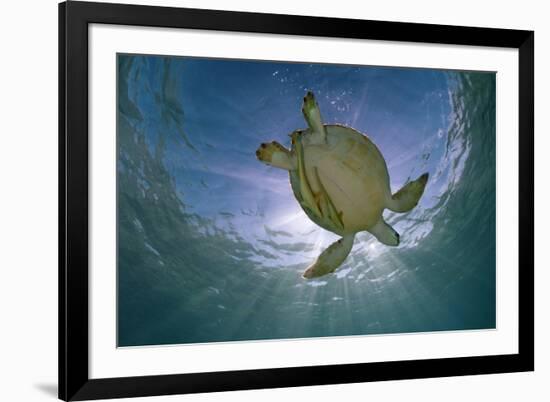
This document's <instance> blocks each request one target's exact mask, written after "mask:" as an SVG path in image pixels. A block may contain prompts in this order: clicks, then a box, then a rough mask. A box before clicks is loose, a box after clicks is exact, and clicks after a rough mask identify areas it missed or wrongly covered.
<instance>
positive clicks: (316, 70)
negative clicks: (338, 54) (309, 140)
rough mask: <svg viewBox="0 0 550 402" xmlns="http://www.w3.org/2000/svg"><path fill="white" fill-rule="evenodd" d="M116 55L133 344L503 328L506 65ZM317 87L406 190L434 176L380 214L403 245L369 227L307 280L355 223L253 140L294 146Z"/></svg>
mask: <svg viewBox="0 0 550 402" xmlns="http://www.w3.org/2000/svg"><path fill="white" fill-rule="evenodd" d="M117 69H118V71H117V85H118V88H117V222H118V224H117V232H118V233H117V237H118V244H117V277H118V281H117V303H118V306H117V328H118V334H117V339H118V346H119V347H123V346H142V345H166V344H187V343H206V342H228V341H252V340H268V339H290V338H310V337H327V336H331V337H333V336H350V335H373V334H396V333H411V332H433V331H451V330H453V331H456V330H474V329H491V328H495V326H496V156H495V152H496V149H495V148H496V128H495V125H496V109H495V102H496V90H495V86H496V75H495V73H493V72H465V71H450V70H433V69H417V68H398V67H375V66H354V65H335V64H316V63H295V62H274V61H256V60H231V59H210V58H193V57H179V56H178V57H174V56H152V55H151V56H149V55H131V54H119V55H118V56H117ZM309 91H311V92H312V93H313V94H314V95H315V99H316V102H317V104H318V106H319V108H320V111H321V115H322V121H323V123H324V124H339V125H344V126H348V127H351V128H354V129H355V130H357V131H358V132H361V133H363V134H365V135H367V136H368V138H369V139H370V140H371V141H372V142H373V143H374V144H375V145H376V147H377V148H378V150H379V151H380V153H381V154H382V156H383V158H384V160H385V163H386V165H387V171H388V173H389V186H390V188H391V193H392V194H395V193H396V192H397V191H398V190H399V189H401V188H402V187H403V186H404V185H405V184H407V183H411V182H413V181H414V180H416V179H417V178H419V177H420V176H421V175H422V174H424V173H428V174H429V179H428V181H427V183H426V187H425V190H424V193H423V195H422V196H421V198H420V200H419V201H418V205H416V206H415V207H414V208H412V210H410V211H408V212H405V213H397V212H394V211H392V210H390V209H385V210H384V211H383V215H382V217H383V219H384V220H385V222H387V224H388V225H389V227H391V228H393V230H394V231H395V232H396V233H398V234H399V236H398V240H399V244H398V245H397V246H392V245H386V244H383V242H381V241H379V240H378V239H377V238H376V237H375V236H373V234H371V233H369V232H368V231H358V232H357V233H356V234H355V238H354V240H353V242H352V247H351V251H350V252H349V255H347V254H346V255H347V258H346V256H344V258H345V259H344V260H343V262H342V263H341V264H337V265H339V266H337V267H336V268H335V270H334V272H329V273H327V274H326V275H321V276H315V277H311V278H309V279H306V278H303V277H302V274H303V273H304V271H305V270H306V268H307V267H308V266H310V264H312V263H313V262H315V261H316V259H317V258H318V257H319V256H320V255H321V254H322V252H323V250H326V249H327V247H329V246H330V245H331V244H332V243H334V242H335V241H337V240H338V239H340V238H341V236H340V235H339V234H336V233H333V232H331V231H329V230H325V229H323V228H322V227H320V226H319V225H318V224H317V223H315V222H314V221H313V220H312V219H310V216H309V214H311V211H309V212H308V213H306V211H305V210H304V208H302V206H301V205H300V203H299V202H298V200H297V198H296V197H295V195H294V192H293V190H292V188H291V183H290V179H289V172H288V171H287V170H284V169H281V168H278V167H276V166H269V165H267V164H265V163H262V161H260V160H258V157H257V154H256V152H257V150H258V149H261V144H262V143H271V141H277V142H278V143H279V144H281V145H282V146H283V147H285V148H287V149H290V148H291V147H292V144H291V137H290V134H292V133H293V132H295V130H305V129H306V128H307V127H308V123H307V122H306V120H305V119H304V115H303V114H302V110H301V108H302V103H303V102H304V96H306V94H307V93H308V92H309ZM329 134H330V133H329ZM259 147H260V148H259ZM350 158H351V154H350ZM350 160H351V159H350ZM308 163H309V162H308ZM378 176H380V174H378V173H376V175H375V176H374V177H375V178H376V180H382V179H380V178H379V177H378ZM295 177H297V176H295ZM295 180H299V179H295ZM382 181H383V180H382ZM369 183H370V182H369ZM302 187H304V186H302ZM304 191H305V190H304ZM303 194H304V198H307V197H305V195H307V194H309V193H307V194H306V193H305V192H304V193H303ZM302 201H303V200H302ZM326 205H328V204H325V207H324V208H328V207H326ZM353 212H354V211H344V213H348V216H349V213H353ZM378 215H380V214H379V213H378ZM392 233H394V232H392ZM319 258H321V257H319Z"/></svg>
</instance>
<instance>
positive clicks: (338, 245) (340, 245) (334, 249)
mask: <svg viewBox="0 0 550 402" xmlns="http://www.w3.org/2000/svg"><path fill="white" fill-rule="evenodd" d="M354 238H355V235H354V234H350V235H345V236H344V237H342V238H341V239H340V240H338V241H335V242H334V243H332V244H331V245H330V246H329V247H328V248H327V249H326V250H325V251H323V252H322V253H321V255H319V257H317V259H316V260H315V262H314V263H313V264H311V265H310V266H309V267H307V269H306V270H305V271H304V273H303V274H302V277H304V278H306V279H311V278H317V277H319V276H323V275H327V274H330V273H331V272H334V271H335V270H336V268H338V267H339V266H340V265H342V263H343V262H344V260H345V259H346V258H347V256H348V255H349V252H350V251H351V247H352V246H353V240H354Z"/></svg>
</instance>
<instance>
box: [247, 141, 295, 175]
mask: <svg viewBox="0 0 550 402" xmlns="http://www.w3.org/2000/svg"><path fill="white" fill-rule="evenodd" d="M256 157H257V158H258V159H259V160H260V161H262V162H263V163H265V164H266V165H270V166H274V167H278V168H280V169H285V170H294V169H296V167H297V163H296V158H295V156H294V155H293V154H292V153H291V152H290V151H289V150H288V149H286V148H285V147H283V146H282V145H281V144H279V143H278V142H276V141H272V142H270V143H267V144H266V143H263V144H262V145H260V147H259V148H258V149H257V151H256Z"/></svg>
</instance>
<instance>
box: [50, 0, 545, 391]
mask: <svg viewBox="0 0 550 402" xmlns="http://www.w3.org/2000/svg"><path fill="white" fill-rule="evenodd" d="M91 23H99V24H118V25H133V26H144V27H147V26H149V27H171V28H193V29H201V30H216V31H240V32H250V33H270V34H288V35H306V36H322V37H332V38H356V39H374V40H386V41H400V42H422V43H438V44H451V45H452V44H454V45H470V46H488V47H506V48H514V49H517V50H518V51H519V98H518V110H519V133H518V135H519V150H518V152H519V178H520V179H519V234H518V238H519V260H518V275H519V334H518V335H519V338H518V339H519V345H518V353H517V354H508V355H497V356H471V357H460V358H442V359H427V360H413V361H394V362H376V363H360V364H341V365H337V366H333V365H330V366H314V367H297V368H273V369H261V370H244V371H225V372H212V373H191V374H173V375H157V376H141V377H124V378H104V379H90V378H89V374H88V367H89V364H88V363H89V350H88V326H89V324H88V286H89V282H88V261H89V259H88V257H89V244H88V25H89V24H91ZM533 152H534V32H532V31H520V30H510V29H492V28H491V29H489V28H473V27H459V26H446V25H430V24H416V23H400V22H382V21H363V20H350V19H336V18H321V17H307V16H290V15H274V14H256V13H244V12H229V11H211V10H199V9H183V8H170V7H156V6H142V5H139V6H138V5H121V4H105V3H88V2H78V1H70V2H66V3H61V4H59V398H60V399H63V400H88V399H103V398H119V397H137V396H151V395H169V394H182V393H197V392H212V391H226V390H243V389H253V388H272V387H293V386H306V385H320V384H336V383H351V382H365V381H382V380H398V379H412V378H426V377H444V376H461V375H472V374H488V373H505V372H519V371H532V370H534V224H533V222H534V162H533ZM336 368H337V369H336Z"/></svg>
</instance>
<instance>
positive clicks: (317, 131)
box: [302, 91, 327, 144]
mask: <svg viewBox="0 0 550 402" xmlns="http://www.w3.org/2000/svg"><path fill="white" fill-rule="evenodd" d="M302 113H303V114H304V118H305V120H306V122H307V125H308V126H309V128H310V130H311V140H310V143H312V144H326V143H327V132H326V128H325V126H324V125H323V120H322V119H321V111H320V110H319V105H318V104H317V102H316V101H315V97H314V96H313V92H311V91H308V93H307V94H306V96H304V104H303V106H302Z"/></svg>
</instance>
